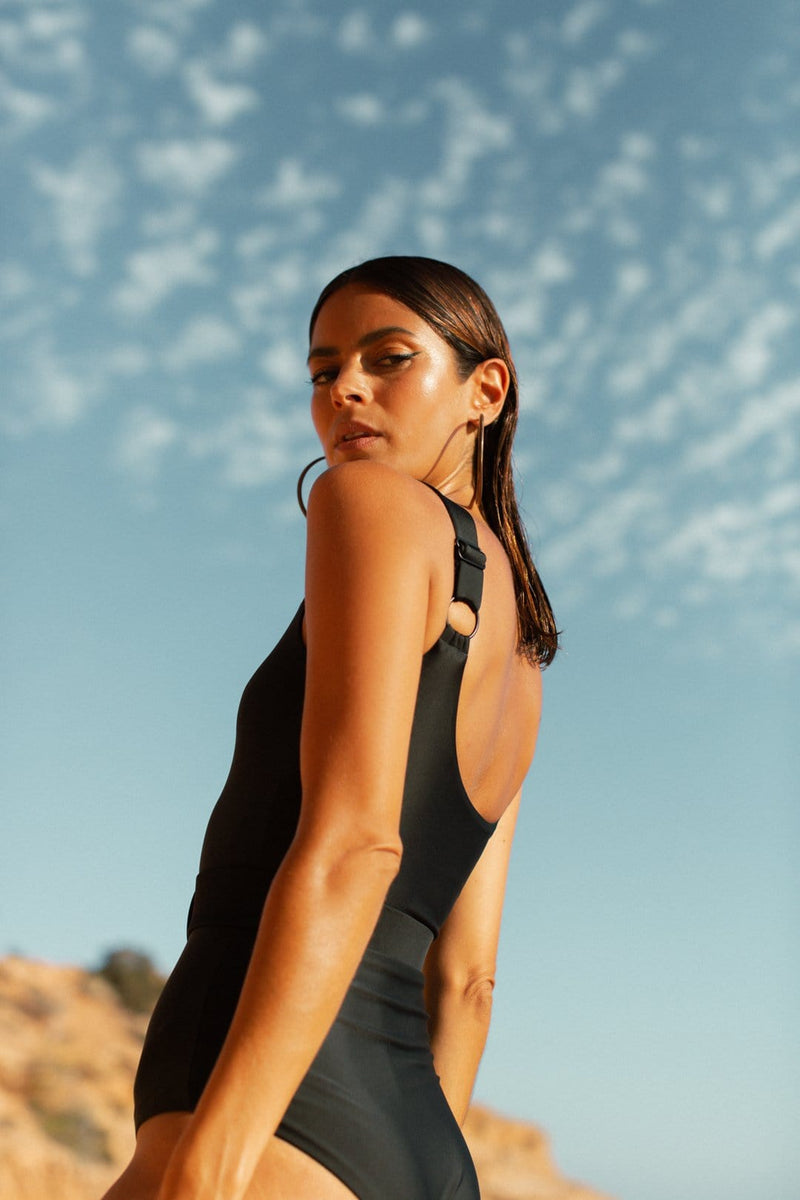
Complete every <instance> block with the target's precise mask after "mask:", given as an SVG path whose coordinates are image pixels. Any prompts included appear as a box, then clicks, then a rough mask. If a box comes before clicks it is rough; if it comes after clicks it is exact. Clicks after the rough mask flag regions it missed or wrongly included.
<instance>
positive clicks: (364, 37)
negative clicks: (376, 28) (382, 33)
mask: <svg viewBox="0 0 800 1200" xmlns="http://www.w3.org/2000/svg"><path fill="white" fill-rule="evenodd" d="M372 41H373V38H372V26H371V24H370V18H369V15H368V13H366V12H365V11H364V10H363V9H356V10H355V11H354V12H351V13H348V14H347V16H346V17H345V18H344V20H343V21H342V23H341V25H340V26H339V34H338V37H337V42H338V44H339V49H340V50H344V51H345V52H346V53H347V54H360V53H363V52H364V51H365V50H368V49H369V48H370V46H371V45H372Z"/></svg>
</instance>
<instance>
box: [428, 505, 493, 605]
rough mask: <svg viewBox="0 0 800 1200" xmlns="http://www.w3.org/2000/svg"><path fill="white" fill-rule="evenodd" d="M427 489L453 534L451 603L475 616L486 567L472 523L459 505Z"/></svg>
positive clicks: (465, 511) (479, 603)
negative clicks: (458, 602)
mask: <svg viewBox="0 0 800 1200" xmlns="http://www.w3.org/2000/svg"><path fill="white" fill-rule="evenodd" d="M428 487H430V489H431V491H432V492H436V495H437V496H438V497H439V499H440V500H441V502H442V504H443V505H444V506H445V508H446V509H447V511H448V513H449V515H450V520H451V521H452V522H453V528H454V530H455V533H456V541H455V546H454V552H455V572H454V579H453V599H454V600H461V601H463V602H464V603H465V604H468V605H469V606H470V608H471V609H472V611H473V612H474V613H476V614H477V613H478V611H479V610H480V607H481V597H482V596H483V568H484V567H485V566H486V555H485V554H484V553H483V551H482V550H481V548H480V546H479V545H478V533H477V530H476V529H475V522H474V521H473V519H472V517H471V515H470V514H469V513H468V512H467V510H466V509H465V508H462V507H461V505H460V504H456V503H455V501H454V500H451V499H450V498H449V496H443V495H442V493H441V492H438V491H436V488H435V487H432V486H431V484H428Z"/></svg>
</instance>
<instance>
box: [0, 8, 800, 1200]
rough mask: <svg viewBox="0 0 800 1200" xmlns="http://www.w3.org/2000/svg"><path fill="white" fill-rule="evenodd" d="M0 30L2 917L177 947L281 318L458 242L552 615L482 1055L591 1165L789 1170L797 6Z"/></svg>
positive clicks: (259, 582)
mask: <svg viewBox="0 0 800 1200" xmlns="http://www.w3.org/2000/svg"><path fill="white" fill-rule="evenodd" d="M0 56H1V57H2V63H3V65H2V69H0V115H2V121H3V125H2V130H3V131H2V134H1V135H0V137H1V138H2V141H1V142H0V147H1V148H2V155H3V162H4V168H3V184H2V193H3V194H2V202H3V220H2V250H1V252H0V345H1V347H2V351H1V352H2V357H3V363H4V368H3V377H4V383H3V389H2V391H3V395H2V415H1V416H0V434H2V455H3V473H2V495H1V498H0V521H1V522H2V538H3V546H4V549H3V557H4V561H5V563H6V565H7V566H9V565H10V566H11V570H10V572H8V574H9V575H10V580H11V587H10V588H7V589H6V590H5V594H4V599H3V619H4V627H5V629H6V631H7V636H6V638H5V640H4V645H3V651H2V673H3V679H4V681H5V685H6V686H5V688H4V692H5V699H4V707H3V717H2V720H3V729H4V733H5V738H4V751H3V756H2V762H3V767H2V788H3V804H4V811H5V813H6V818H5V820H4V836H3V839H2V844H0V930H2V940H1V941H0V949H3V950H10V949H16V950H20V951H22V952H24V953H26V954H30V955H35V956H40V957H45V958H49V959H54V960H58V961H75V962H82V963H93V962H96V961H97V959H98V958H99V956H100V955H101V953H102V952H103V951H104V950H105V949H107V948H108V947H110V946H116V945H120V944H133V945H136V946H139V947H142V948H144V949H146V950H148V951H150V952H151V953H152V954H153V955H154V956H155V957H156V959H157V960H158V962H159V963H160V964H161V965H162V966H164V967H167V966H168V965H169V964H170V963H171V962H172V960H173V959H174V958H175V957H176V955H177V953H178V952H179V949H180V945H181V937H182V925H183V918H184V914H185V908H186V904H187V901H188V898H189V895H190V893H191V889H192V881H193V876H194V871H195V867H196V860H197V855H198V852H199V845H200V840H201V838H202V833H203V829H204V826H205V821H206V819H207V816H208V813H209V811H210V809H211V806H212V805H213V802H214V800H215V798H216V796H217V794H218V792H219V789H220V787H221V785H222V783H223V781H224V778H225V775H226V772H227V766H228V762H229V759H230V753H231V748H232V739H233V723H234V717H235V709H236V704H237V702H238V696H239V694H240V692H241V689H242V687H243V685H244V683H245V682H246V680H247V678H248V677H249V675H250V673H251V672H252V670H253V669H254V668H255V667H256V665H257V664H258V663H259V662H260V661H261V659H262V658H263V656H264V655H265V653H266V652H267V651H268V649H269V648H270V646H271V645H272V643H273V641H274V639H275V638H276V636H277V635H278V634H279V633H280V632H281V630H282V628H283V626H284V625H285V623H286V622H287V620H288V618H289V616H290V615H291V613H292V612H293V611H294V609H295V608H296V605H297V602H298V599H299V596H300V594H301V587H302V536H303V526H302V520H301V517H300V514H299V512H298V511H297V509H296V505H295V501H294V481H295V478H296V476H297V473H298V471H299V469H300V467H301V466H302V465H303V464H304V463H305V462H306V461H307V460H308V459H309V458H311V457H312V456H313V454H314V452H315V446H314V439H313V434H312V431H311V427H310V423H309V421H308V417H307V403H308V384H307V378H306V371H305V368H304V365H303V359H304V356H305V340H304V335H305V326H306V318H307V314H308V312H309V310H310V308H311V305H312V303H313V301H314V298H315V296H316V294H317V292H318V290H319V288H320V287H321V285H322V284H323V283H324V282H325V281H326V280H327V279H328V278H329V277H330V276H331V275H332V274H333V273H335V272H336V271H338V270H339V269H341V268H342V267H344V266H347V265H349V264H350V263H352V262H354V261H357V260H359V259H361V258H365V257H370V256H372V255H375V254H381V253H424V254H429V255H433V256H435V257H441V258H446V259H449V260H452V261H454V262H456V263H458V264H459V265H460V266H462V267H464V268H465V269H466V270H467V271H469V272H471V273H472V274H474V275H475V276H476V277H477V278H478V279H479V280H480V281H481V282H482V283H483V284H484V285H485V286H486V287H487V289H488V291H489V292H490V294H491V295H492V296H493V298H494V299H495V301H496V303H497V305H498V308H499V310H500V312H501V315H502V316H503V318H504V320H505V322H506V325H507V328H508V331H509V334H510V337H511V341H512V345H513V346H514V349H515V353H516V357H517V360H518V365H519V368H520V375H521V380H522V394H523V410H524V413H523V419H522V422H521V428H520V434H519V442H518V452H517V466H518V471H519V475H520V482H521V491H522V494H523V502H524V507H525V512H526V516H527V519H528V522H529V528H530V531H531V537H532V541H533V544H534V547H535V549H536V553H537V556H538V560H539V563H540V567H541V570H542V574H543V576H544V578H545V581H546V583H547V585H548V588H549V590H550V593H551V597H552V599H553V602H554V604H555V607H556V609H557V613H558V617H559V620H560V623H561V624H562V626H563V628H564V630H565V634H564V646H565V649H564V652H563V655H562V656H561V658H560V659H559V660H557V663H556V664H555V665H554V667H553V668H552V669H551V670H550V671H549V672H548V673H547V676H546V678H545V683H546V689H545V715H544V720H543V727H542V734H541V740H540V749H539V752H538V754H537V761H536V763H535V764H534V769H533V771H532V774H531V777H530V780H529V783H528V785H527V786H526V790H525V803H524V812H523V816H522V822H521V828H520V833H519V839H518V844H517V847H516V852H515V857H514V863H513V874H512V879H511V883H510V887H509V897H508V904H507V917H506V922H505V927H504V938H503V946H502V956H501V970H500V980H499V985H498V990H497V999H496V1009H495V1020H494V1028H493V1032H492V1035H491V1039H490V1044H489V1048H488V1051H487V1055H486V1060H485V1063H484V1066H483V1067H482V1071H481V1076H480V1079H479V1084H478V1089H477V1095H478V1097H479V1098H480V1099H482V1100H484V1101H485V1102H488V1103H490V1104H492V1105H493V1106H494V1107H496V1108H498V1109H500V1110H503V1111H506V1112H509V1113H513V1114H518V1115H521V1116H525V1117H528V1118H531V1119H534V1120H536V1121H538V1122H540V1123H541V1124H543V1125H544V1126H545V1127H546V1128H547V1129H548V1130H549V1132H550V1133H551V1135H552V1137H553V1141H554V1149H555V1154H556V1157H557V1159H558V1161H559V1162H560V1163H561V1165H562V1166H563V1168H564V1169H565V1170H566V1171H567V1172H568V1173H570V1174H572V1175H574V1176H576V1177H579V1178H584V1179H585V1180H587V1181H588V1182H590V1183H592V1184H593V1185H595V1186H596V1187H599V1188H604V1189H605V1190H606V1191H608V1192H609V1193H611V1194H613V1195H615V1196H617V1197H619V1200H675V1198H676V1197H681V1200H694V1198H695V1197H696V1198H697V1200H756V1198H757V1200H790V1197H792V1198H794V1197H795V1196H796V1180H797V1178H798V1169H799V1168H800V1160H799V1159H798V1151H797V1148H796V1138H795V1137H794V1136H793V1135H794V1134H795V1133H796V1130H795V1129H794V1127H793V1126H794V1122H793V1120H792V1117H793V1113H795V1112H796V1111H797V1105H798V1100H800V1096H799V1095H798V1092H800V1084H799V1083H798V1080H799V1079H800V1046H799V1045H798V1042H800V1036H798V1024H797V1021H796V1014H797V1012H798V1011H800V972H799V970H798V958H797V927H798V925H797V918H798V908H799V907H800V906H799V905H798V900H800V896H799V895H798V892H799V890H800V889H799V888H798V882H797V850H798V825H800V819H799V818H798V811H799V810H800V808H799V806H798V790H799V786H798V780H800V761H799V760H800V754H799V753H798V738H797V732H796V728H797V712H798V700H799V699H800V697H798V691H800V688H799V687H798V678H799V677H800V672H798V666H799V665H800V604H799V603H798V601H799V600H800V522H799V521H798V511H799V510H800V470H798V457H799V449H798V448H799V446H800V437H799V436H798V434H799V433H800V337H798V312H799V311H800V310H799V307H798V294H799V293H800V250H799V248H800V143H799V142H798V138H797V129H798V127H799V125H800V122H798V115H799V114H798V110H799V109H800V82H798V80H800V6H799V5H798V4H797V3H796V2H793V0H763V2H762V3H759V4H757V5H756V4H753V3H752V0H702V2H698V0H693V2H691V3H690V2H689V0H577V2H576V3H570V2H569V0H567V2H556V0H542V2H538V0H531V2H527V3H523V2H522V0H499V2H497V3H485V2H482V0H474V2H473V0H440V2H439V3H437V4H436V5H435V6H428V5H423V4H418V5H417V6H416V7H408V8H407V7H405V6H404V5H396V4H389V3H383V2H378V3H376V2H372V3H369V4H361V5H359V4H358V3H354V4H350V3H345V2H342V0H326V2H325V3H323V2H322V0H307V2H305V3H301V2H294V3H292V2H289V0H282V2H276V3H271V4H257V3H252V2H243V3H227V4H223V3H221V2H219V0H216V2H215V0H129V2H127V3H125V2H118V3H115V4H106V3H100V2H99V0H98V2H95V3H87V2H86V0H61V2H59V3H56V2H45V0H41V2H37V0H28V2H15V0H4V2H3V3H0Z"/></svg>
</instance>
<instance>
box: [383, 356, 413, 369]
mask: <svg viewBox="0 0 800 1200" xmlns="http://www.w3.org/2000/svg"><path fill="white" fill-rule="evenodd" d="M412 358H416V353H408V352H406V353H405V354H383V355H381V357H380V359H379V360H378V361H379V362H381V363H386V364H387V365H388V366H390V367H396V366H399V365H400V363H402V362H408V361H409V360H410V359H412Z"/></svg>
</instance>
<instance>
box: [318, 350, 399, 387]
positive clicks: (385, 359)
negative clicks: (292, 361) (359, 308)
mask: <svg viewBox="0 0 800 1200" xmlns="http://www.w3.org/2000/svg"><path fill="white" fill-rule="evenodd" d="M417 353H418V352H417V351H416V350H412V351H405V352H404V353H402V354H382V355H381V357H380V358H379V359H377V362H378V363H379V364H380V363H389V365H390V366H393V367H394V366H399V365H400V363H401V362H408V361H409V360H410V359H412V358H416V357H417ZM335 370H336V368H335V367H323V368H321V369H320V370H319V371H315V372H314V374H313V375H312V376H311V378H310V379H309V383H311V384H312V385H314V386H316V385H317V384H322V383H329V382H331V380H328V379H325V378H324V377H325V376H326V375H331V376H332V375H333V373H335Z"/></svg>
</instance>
